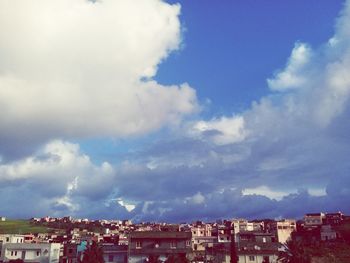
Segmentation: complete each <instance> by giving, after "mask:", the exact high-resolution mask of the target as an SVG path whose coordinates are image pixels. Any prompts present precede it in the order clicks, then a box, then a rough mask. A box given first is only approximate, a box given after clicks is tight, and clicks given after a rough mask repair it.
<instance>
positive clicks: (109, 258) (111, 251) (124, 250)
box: [102, 244, 128, 263]
mask: <svg viewBox="0 0 350 263" xmlns="http://www.w3.org/2000/svg"><path fill="white" fill-rule="evenodd" d="M102 251H103V259H104V262H105V263H127V262H128V246H126V245H117V244H103V245H102Z"/></svg>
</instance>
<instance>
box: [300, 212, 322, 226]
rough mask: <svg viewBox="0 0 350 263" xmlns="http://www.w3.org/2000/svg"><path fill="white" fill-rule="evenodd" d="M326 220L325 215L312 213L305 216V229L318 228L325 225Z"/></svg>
mask: <svg viewBox="0 0 350 263" xmlns="http://www.w3.org/2000/svg"><path fill="white" fill-rule="evenodd" d="M324 218H325V214H324V213H310V214H306V215H305V216H304V226H305V227H318V226H321V225H322V224H323V220H324Z"/></svg>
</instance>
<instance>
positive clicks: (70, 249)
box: [60, 244, 78, 263]
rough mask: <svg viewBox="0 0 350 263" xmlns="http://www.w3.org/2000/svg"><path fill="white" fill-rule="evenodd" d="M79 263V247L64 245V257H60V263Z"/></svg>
mask: <svg viewBox="0 0 350 263" xmlns="http://www.w3.org/2000/svg"><path fill="white" fill-rule="evenodd" d="M77 262H78V245H77V244H64V246H63V255H62V256H61V257H60V263H77Z"/></svg>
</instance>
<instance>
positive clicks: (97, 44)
mask: <svg viewBox="0 0 350 263" xmlns="http://www.w3.org/2000/svg"><path fill="white" fill-rule="evenodd" d="M179 14H180V6H179V5H177V4H174V5H170V4H167V3H165V2H163V1H161V0H142V1H135V0H122V1H113V0H105V1H94V2H93V1H86V0H74V1H71V0H52V1H45V0H35V1H30V2H28V1H23V0H14V1H1V2H0V31H1V41H0V42H1V43H0V57H1V61H0V109H1V112H2V114H1V116H0V126H1V131H0V145H3V147H2V149H4V150H6V149H9V151H10V148H12V147H10V146H8V147H6V143H5V141H6V142H7V144H9V143H10V142H12V143H13V145H14V144H15V143H16V141H18V140H20V141H21V142H22V143H27V144H30V142H35V143H40V142H41V143H42V142H44V141H45V140H48V139H52V138H57V137H59V138H63V137H64V138H81V137H101V136H112V137H127V136H131V135H140V134H145V133H147V132H151V131H155V130H157V129H159V128H160V127H163V126H164V125H172V124H176V123H178V122H179V121H180V120H181V119H182V118H183V116H185V115H187V114H191V113H193V112H195V111H196V110H197V109H198V106H197V100H196V93H195V90H194V89H192V88H191V87H190V86H189V85H188V84H186V83H185V84H181V85H173V86H163V85H161V84H159V83H157V82H155V81H154V80H152V77H153V76H154V75H155V74H156V72H157V67H158V65H159V64H160V63H161V62H162V61H163V60H164V59H165V58H166V57H167V56H168V55H169V53H170V52H171V51H173V50H176V49H178V48H179V45H180V43H181V25H180V21H179ZM4 150H3V151H4Z"/></svg>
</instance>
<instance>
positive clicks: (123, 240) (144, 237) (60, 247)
mask: <svg viewBox="0 0 350 263" xmlns="http://www.w3.org/2000/svg"><path fill="white" fill-rule="evenodd" d="M46 220H47V218H46V219H44V222H56V221H57V220H64V222H71V223H72V228H69V229H67V231H66V232H65V233H42V234H30V233H28V234H25V235H0V262H10V261H11V260H15V259H21V260H23V262H31V263H34V262H37V263H56V262H57V263H78V262H80V261H81V259H82V258H83V255H84V251H85V250H86V248H87V247H88V246H89V245H90V244H91V243H92V242H96V243H98V244H99V246H100V247H101V249H102V252H103V258H104V261H105V263H126V262H129V263H144V262H164V261H165V260H167V259H168V262H169V258H172V260H174V258H177V259H179V260H180V262H182V261H184V260H185V259H186V262H198V263H199V262H213V263H216V262H217V263H219V262H220V263H224V262H227V263H228V262H230V259H231V256H232V255H233V254H232V253H233V252H234V255H236V256H237V259H238V262H239V263H242V262H244V263H253V262H255V263H256V262H257V263H277V262H278V256H279V253H280V252H281V251H282V250H283V249H284V246H283V244H284V243H286V242H287V241H288V240H290V239H292V238H293V239H305V238H312V239H317V240H320V241H322V240H331V239H336V238H339V233H337V231H336V227H337V226H338V225H340V224H342V222H344V221H346V220H348V217H346V216H345V215H343V214H342V213H340V212H339V213H328V214H327V213H314V214H306V215H305V217H304V219H303V220H300V221H296V220H294V219H283V220H269V219H266V220H254V221H248V220H246V219H233V220H224V221H218V222H213V223H205V222H201V221H197V222H194V223H191V224H187V223H183V224H166V223H140V224H132V222H131V221H117V220H115V221H108V220H99V221H98V224H100V226H104V228H103V229H104V230H103V232H93V231H89V230H88V229H85V228H84V227H81V228H76V227H74V226H76V225H75V224H74V222H76V221H74V219H72V218H64V219H49V221H46ZM50 220H51V221H50ZM53 220H55V221H53ZM36 221H37V222H42V221H43V220H42V219H36ZM89 223H91V224H94V225H96V224H97V222H96V221H94V222H93V221H89V222H86V227H87V228H88V225H89ZM170 262H172V261H171V260H170Z"/></svg>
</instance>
